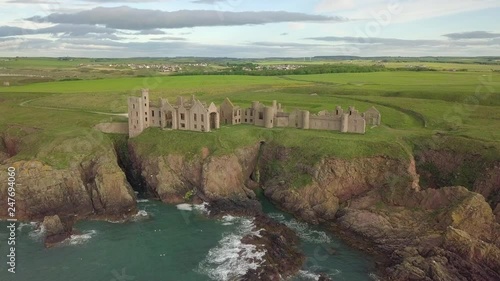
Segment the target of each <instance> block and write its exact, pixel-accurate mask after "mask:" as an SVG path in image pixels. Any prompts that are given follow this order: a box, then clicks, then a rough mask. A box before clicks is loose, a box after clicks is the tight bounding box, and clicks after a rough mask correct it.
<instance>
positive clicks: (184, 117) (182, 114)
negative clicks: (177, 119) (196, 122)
mask: <svg viewBox="0 0 500 281" xmlns="http://www.w3.org/2000/svg"><path fill="white" fill-rule="evenodd" d="M184 119H186V116H185V115H184V113H181V120H183V121H184Z"/></svg>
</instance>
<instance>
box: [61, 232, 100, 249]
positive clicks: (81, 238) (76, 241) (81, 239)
mask: <svg viewBox="0 0 500 281" xmlns="http://www.w3.org/2000/svg"><path fill="white" fill-rule="evenodd" d="M96 233H97V231H95V230H88V231H85V232H84V233H82V234H78V235H71V237H69V238H68V239H66V240H65V242H66V241H67V242H68V243H69V244H70V245H80V244H84V243H86V242H87V241H88V240H90V239H92V236H94V235H95V234H96ZM63 243H64V242H63Z"/></svg>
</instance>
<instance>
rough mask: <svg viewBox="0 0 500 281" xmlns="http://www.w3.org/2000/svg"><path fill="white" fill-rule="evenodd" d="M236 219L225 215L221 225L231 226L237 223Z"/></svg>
mask: <svg viewBox="0 0 500 281" xmlns="http://www.w3.org/2000/svg"><path fill="white" fill-rule="evenodd" d="M237 219H238V218H237V217H233V216H231V215H225V216H223V217H222V225H233V224H234V223H235V222H236V221H237Z"/></svg>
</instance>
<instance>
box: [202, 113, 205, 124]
mask: <svg viewBox="0 0 500 281" xmlns="http://www.w3.org/2000/svg"><path fill="white" fill-rule="evenodd" d="M201 122H205V115H203V114H202V115H201Z"/></svg>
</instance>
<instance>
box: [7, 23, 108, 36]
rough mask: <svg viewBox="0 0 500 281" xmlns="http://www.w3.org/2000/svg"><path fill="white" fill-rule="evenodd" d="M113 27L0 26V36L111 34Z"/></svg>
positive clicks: (67, 25) (64, 25)
mask: <svg viewBox="0 0 500 281" xmlns="http://www.w3.org/2000/svg"><path fill="white" fill-rule="evenodd" d="M115 32H116V30H115V29H111V28H106V27H99V26H94V25H74V24H58V25H54V26H51V27H46V28H39V29H29V28H20V27H15V26H0V37H8V36H19V35H32V34H58V33H62V34H66V35H71V36H83V35H87V34H90V33H96V34H112V33H115Z"/></svg>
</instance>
